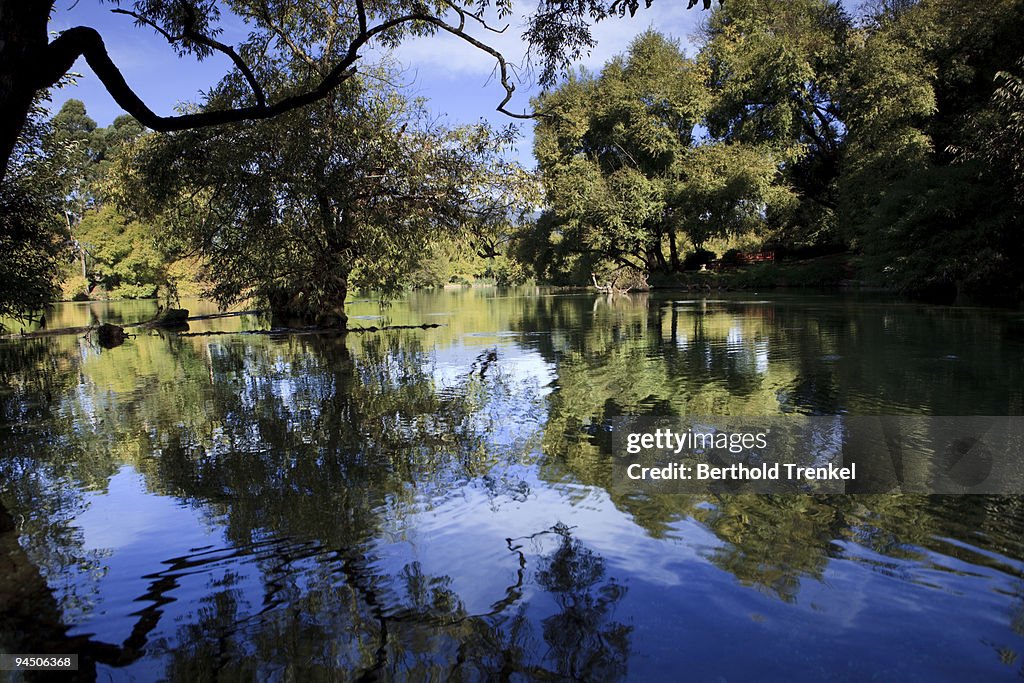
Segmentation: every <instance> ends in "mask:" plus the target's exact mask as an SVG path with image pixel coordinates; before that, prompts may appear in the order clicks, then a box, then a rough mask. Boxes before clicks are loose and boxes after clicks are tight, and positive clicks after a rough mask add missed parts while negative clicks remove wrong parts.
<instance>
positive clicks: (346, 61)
mask: <svg viewBox="0 0 1024 683" xmlns="http://www.w3.org/2000/svg"><path fill="white" fill-rule="evenodd" d="M359 7H360V9H361V11H360V16H359V22H360V31H359V33H358V34H357V35H356V36H355V37H354V38H353V39H352V41H351V42H350V43H349V47H348V50H347V51H346V52H345V54H344V55H343V56H342V57H341V58H340V59H339V60H338V62H337V63H335V64H334V66H333V67H332V68H331V70H330V71H329V72H328V73H327V75H326V76H324V77H323V78H322V79H321V80H320V82H319V83H318V84H317V85H316V86H314V87H312V88H310V89H309V90H307V91H305V92H303V93H300V94H297V95H291V96H288V97H284V98H282V99H280V100H278V101H276V102H273V103H268V102H267V101H266V97H265V95H264V94H263V89H262V87H261V86H260V85H259V83H258V81H257V79H256V78H255V76H254V74H253V72H252V69H251V68H250V67H249V66H248V65H247V64H246V63H245V61H244V60H243V59H242V58H241V57H240V56H239V55H238V53H237V52H236V51H235V50H234V49H233V48H231V47H230V46H227V45H225V44H223V43H221V42H220V41H216V40H214V39H212V38H210V37H208V36H205V35H202V34H200V33H198V32H196V31H190V29H186V32H185V33H183V34H182V35H180V36H176V35H173V34H171V33H170V32H168V31H166V30H164V29H162V28H160V27H158V26H156V25H155V24H153V23H152V22H150V21H148V20H146V19H144V18H142V17H140V16H139V15H137V14H135V13H133V12H129V11H125V10H115V11H118V12H119V13H121V14H127V15H129V16H133V17H135V18H136V19H137V20H139V21H142V22H143V23H146V24H148V25H150V26H152V27H153V28H156V29H157V30H158V31H160V33H162V34H163V35H164V37H165V38H167V39H168V41H170V42H178V41H181V40H183V39H185V38H188V39H189V40H192V41H193V42H196V43H198V44H202V45H205V46H207V47H209V48H211V49H213V50H216V51H219V52H222V53H224V54H225V55H227V56H228V57H230V58H231V59H232V61H233V62H234V63H235V65H236V66H237V67H238V68H239V70H240V71H241V72H242V74H243V76H244V77H245V79H246V81H247V82H248V83H249V85H250V87H251V88H252V89H253V92H254V94H255V96H256V100H257V102H256V104H255V105H252V106H247V107H236V108H232V109H221V110H212V111H203V112H195V113H189V114H180V115H175V116H160V115H158V114H156V113H155V112H154V111H153V110H152V109H150V108H149V107H148V106H147V105H146V103H145V102H144V101H143V100H142V99H141V98H140V97H139V96H138V95H137V94H136V93H135V91H134V90H132V88H131V86H129V85H128V83H127V81H126V80H125V78H124V76H123V75H122V74H121V72H120V70H119V69H118V68H117V66H116V65H115V64H114V62H113V60H112V59H111V58H110V55H109V53H108V52H107V49H106V45H105V44H104V42H103V38H102V36H101V35H100V34H99V32H98V31H96V30H95V29H93V28H90V27H86V26H79V27H75V28H71V29H68V30H66V31H64V32H62V33H61V34H60V36H58V37H57V39H55V40H54V41H53V42H52V43H50V44H49V45H48V46H47V49H46V57H47V60H46V69H45V72H44V74H43V76H42V78H41V79H40V80H41V81H43V82H41V83H40V84H39V87H40V88H46V87H50V86H51V85H53V84H54V83H56V82H57V80H58V79H59V78H60V77H61V76H63V75H64V74H65V73H67V71H68V70H69V69H70V68H71V66H72V64H74V62H75V60H76V59H77V58H78V57H79V56H82V57H84V58H85V60H86V62H87V63H88V64H89V66H90V68H91V69H92V70H93V72H94V73H95V74H96V76H97V77H98V78H99V79H100V81H101V82H102V83H103V85H104V87H105V88H106V89H107V91H108V92H109V93H110V94H111V96H112V97H113V98H114V101H116V102H117V103H118V105H120V106H121V107H122V108H123V109H124V110H125V111H127V112H128V113H129V114H131V115H132V116H134V117H135V118H136V119H138V120H139V121H140V122H141V123H142V124H143V125H145V126H147V127H149V128H151V129H153V130H156V131H161V132H171V131H178V130H186V129H189V128H200V127H206V126H216V125H222V124H226V123H235V122H238V121H247V120H262V119H268V118H271V117H274V116H278V115H280V114H283V113H285V112H287V111H291V110H293V109H297V108H299V107H304V106H306V105H308V104H312V103H313V102H316V101H318V100H321V99H323V98H325V97H327V96H328V95H329V94H330V93H331V91H333V90H334V89H335V88H337V87H338V86H339V85H340V84H341V83H342V82H344V81H345V80H347V79H348V78H351V77H352V76H353V75H354V74H355V73H356V68H355V64H356V62H357V61H358V60H359V59H360V54H359V51H360V50H361V49H362V48H363V47H364V46H365V45H366V44H367V43H369V42H370V41H371V40H373V39H374V38H375V37H377V36H379V35H381V34H382V33H385V32H387V31H389V30H392V29H395V28H397V27H400V26H402V25H405V24H413V23H417V22H421V23H425V24H429V25H431V26H433V27H435V28H437V29H440V30H442V31H445V32H447V33H450V34H452V35H454V36H456V37H457V38H459V39H461V40H463V41H465V42H467V43H469V44H470V45H472V46H473V47H475V48H477V49H478V50H480V51H482V52H484V53H486V54H488V55H490V56H491V57H493V58H494V59H495V60H496V62H497V66H496V67H495V68H496V69H497V70H498V73H499V79H500V81H501V85H502V87H503V88H504V89H505V97H504V98H503V99H502V100H501V102H500V103H499V104H498V106H497V107H496V109H497V111H499V112H501V113H503V114H505V115H507V116H510V117H513V118H518V119H529V118H533V117H534V115H533V114H529V113H522V114H519V113H515V112H511V111H509V110H508V109H506V105H507V104H508V103H509V101H511V99H512V95H513V93H514V92H515V85H514V84H513V83H512V81H511V78H510V74H509V65H508V62H507V61H506V59H505V57H504V55H502V54H501V53H500V52H499V51H498V50H496V49H495V48H493V47H491V46H490V45H487V44H486V43H484V42H482V41H480V40H478V39H476V38H474V37H473V36H471V35H469V34H468V33H466V31H465V19H466V13H465V12H464V11H463V10H462V9H460V8H458V7H454V6H453V9H454V10H455V11H456V13H457V14H458V15H459V17H460V25H459V26H454V25H452V24H449V23H448V22H446V21H444V20H443V19H441V18H439V17H437V16H434V15H432V14H427V13H422V12H412V13H408V14H404V15H401V16H398V17H395V18H393V19H390V20H388V21H384V22H381V23H380V24H377V25H375V26H372V27H369V28H366V29H363V26H364V25H365V24H364V22H365V21H366V16H365V11H364V10H362V4H361V3H360V5H359ZM470 16H472V18H473V19H475V20H477V21H480V22H482V19H481V18H480V17H478V16H474V15H470ZM298 56H300V58H301V54H300V55H298Z"/></svg>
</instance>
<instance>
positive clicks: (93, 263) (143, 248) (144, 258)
mask: <svg viewBox="0 0 1024 683" xmlns="http://www.w3.org/2000/svg"><path fill="white" fill-rule="evenodd" d="M76 237H77V239H78V241H79V244H81V245H82V247H83V249H85V250H86V252H87V254H88V257H87V259H86V263H87V264H88V266H89V269H88V273H89V279H90V281H91V283H92V285H93V286H95V285H100V286H102V287H103V289H104V290H105V291H106V293H107V294H108V295H109V296H111V297H113V298H124V299H144V298H151V297H154V296H156V294H157V289H158V288H159V287H160V286H161V285H164V284H165V283H166V282H167V273H166V271H167V262H168V260H169V259H168V257H167V255H166V254H165V253H164V252H163V251H162V250H161V249H160V248H159V245H158V244H157V242H156V239H155V237H156V236H155V234H154V230H153V227H152V225H147V224H143V223H140V222H139V221H134V220H129V219H128V218H126V217H125V216H123V215H121V214H120V213H119V212H118V211H117V210H116V209H115V208H114V207H113V206H110V205H107V206H104V207H103V208H101V209H98V210H94V211H89V212H88V213H87V214H86V215H85V217H84V218H83V219H82V222H81V224H80V225H79V226H78V229H77V230H76Z"/></svg>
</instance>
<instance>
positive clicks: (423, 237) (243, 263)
mask: <svg viewBox="0 0 1024 683" xmlns="http://www.w3.org/2000/svg"><path fill="white" fill-rule="evenodd" d="M221 95H222V96H224V97H231V96H232V89H231V87H230V86H228V85H226V86H225V88H224V90H223V91H222V92H221ZM500 138H501V136H500V135H497V134H495V133H494V132H493V131H491V130H490V129H488V128H484V127H474V128H462V129H455V130H446V129H443V128H440V127H438V126H437V125H434V124H431V123H429V122H428V120H427V113H426V111H425V110H424V109H423V108H422V103H421V102H416V101H410V100H409V99H407V98H405V97H404V96H402V95H401V94H400V93H397V92H395V91H393V90H390V89H386V88H382V87H379V86H374V85H372V84H371V82H369V81H364V80H363V79H350V81H349V82H347V83H346V84H345V86H343V87H341V88H339V89H337V90H336V91H335V92H334V93H333V94H332V96H331V97H328V98H326V99H323V100H321V101H320V102H318V103H317V104H315V105H312V106H309V107H306V108H304V109H301V110H296V111H293V112H290V113H288V114H286V115H283V116H281V117H278V118H276V119H274V120H270V121H263V122H251V123H240V124H234V125H232V126H228V127H224V128H218V129H209V130H198V131H187V132H183V133H179V134H175V135H165V136H154V137H151V138H149V139H147V140H146V141H144V143H143V144H142V145H141V149H140V151H139V152H138V154H137V155H136V156H135V157H134V159H129V160H127V162H128V163H126V178H125V182H126V183H129V187H130V184H131V183H133V182H139V183H141V187H143V188H144V192H139V193H135V192H133V191H131V190H130V191H129V194H134V195H136V196H142V195H146V196H148V197H150V198H152V201H153V204H152V205H151V206H150V209H152V210H155V211H161V210H162V211H163V212H164V219H165V220H166V221H168V223H169V225H170V226H171V227H172V229H173V231H174V232H175V234H176V235H178V236H179V237H180V238H181V239H183V240H184V242H185V244H186V246H187V247H190V248H192V249H194V250H195V251H196V252H197V253H198V254H199V255H201V256H202V257H203V258H204V259H205V260H206V262H207V264H208V266H209V268H208V279H209V280H210V281H211V282H213V283H214V286H213V289H212V291H211V292H210V294H212V296H213V297H214V298H215V299H216V300H217V301H218V302H220V303H221V304H223V305H228V304H231V303H235V302H238V301H241V300H245V299H250V298H256V299H260V300H263V301H265V302H268V303H269V304H270V306H271V308H272V310H273V311H274V312H275V314H277V315H278V316H279V317H280V318H281V319H282V321H289V320H299V321H302V322H307V323H308V322H317V323H319V324H323V325H336V326H340V327H344V325H345V321H346V314H345V308H344V304H345V297H346V295H347V294H348V291H349V289H350V288H352V287H361V288H374V289H377V290H381V291H383V292H384V293H385V294H387V293H393V292H396V291H398V290H399V289H401V287H402V285H403V278H404V276H405V275H407V274H408V273H409V272H410V271H411V270H412V269H413V268H415V267H416V266H417V265H418V264H419V262H420V259H421V258H423V256H424V255H425V254H426V252H427V250H428V249H427V247H428V244H429V242H430V240H431V238H432V237H433V236H434V235H436V234H438V233H439V232H440V233H443V232H445V231H447V232H452V233H454V232H455V231H457V230H459V229H460V228H461V227H462V225H463V218H464V216H465V212H464V208H465V207H472V206H474V205H476V204H477V202H476V199H477V198H476V197H475V195H474V188H475V186H474V182H473V181H474V179H475V178H476V177H477V173H478V168H479V164H480V163H481V162H482V161H483V160H486V159H490V158H492V155H493V153H494V151H495V146H496V145H497V144H499V142H500ZM131 164H137V166H138V168H139V169H140V171H139V173H138V174H134V173H133V172H132V171H131V170H130V165H131Z"/></svg>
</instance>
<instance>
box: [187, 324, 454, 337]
mask: <svg viewBox="0 0 1024 683" xmlns="http://www.w3.org/2000/svg"><path fill="white" fill-rule="evenodd" d="M435 327H444V325H441V324H440V323H423V324H422V325H382V326H381V327H376V326H373V325H371V326H370V327H344V328H342V327H274V328H272V329H269V330H236V331H231V330H217V331H211V332H183V333H181V334H179V335H178V336H179V337H216V336H220V335H223V334H258V335H280V336H288V335H291V336H294V335H303V334H349V333H354V334H359V333H363V332H387V331H390V330H429V329H433V328H435Z"/></svg>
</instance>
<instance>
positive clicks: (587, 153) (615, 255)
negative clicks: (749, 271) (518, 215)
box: [522, 31, 789, 276]
mask: <svg viewBox="0 0 1024 683" xmlns="http://www.w3.org/2000/svg"><path fill="white" fill-rule="evenodd" d="M706 76H707V74H706V69H705V68H704V67H702V66H701V65H700V64H699V63H698V62H695V61H694V60H691V59H687V58H686V57H685V56H684V55H683V54H682V52H681V51H680V48H679V45H678V44H677V43H675V42H673V41H670V40H668V39H666V38H664V37H663V36H661V35H659V34H657V33H654V32H650V31H649V32H647V33H645V34H643V35H641V36H640V37H638V38H637V39H636V40H635V41H634V42H633V44H632V45H631V46H630V48H629V52H628V53H627V55H625V56H623V57H618V58H616V59H614V60H612V61H611V62H609V63H608V64H607V65H606V66H605V69H604V70H603V71H602V73H601V74H600V75H599V76H597V77H591V76H588V75H587V74H581V75H580V76H579V77H576V78H572V79H570V80H568V81H567V82H566V83H565V84H563V85H562V86H561V87H559V88H558V89H557V90H554V91H551V92H549V93H545V94H544V95H542V96H541V97H540V98H539V99H538V101H537V102H536V105H537V109H538V111H539V112H540V113H541V114H542V115H543V117H544V118H542V119H541V121H540V123H539V124H538V126H537V130H536V143H535V153H536V155H537V159H538V163H539V167H540V171H541V173H542V176H543V180H544V183H545V189H546V191H547V198H548V205H549V215H548V217H547V218H546V219H545V220H544V221H543V223H542V224H540V225H538V226H537V228H536V230H535V231H534V233H533V235H531V236H530V238H529V239H528V240H526V241H525V242H524V244H523V246H522V248H523V249H526V248H528V247H532V250H533V251H534V253H537V255H538V256H540V253H539V252H543V251H544V250H546V249H553V250H554V251H555V252H556V254H560V255H559V256H558V257H556V260H560V261H562V262H563V263H561V264H560V265H559V266H558V267H559V268H561V269H564V268H565V267H567V266H568V267H569V268H574V267H576V266H577V265H585V266H589V267H591V268H592V269H597V270H608V269H609V268H610V269H611V270H612V272H616V271H618V270H619V269H623V268H626V269H633V270H636V271H639V272H641V273H652V272H656V271H662V272H670V271H678V270H680V269H681V268H682V264H681V262H680V258H679V252H680V249H681V247H682V244H683V240H684V239H688V240H689V242H691V243H692V244H693V245H695V246H697V247H700V246H701V245H702V244H703V243H704V242H706V241H707V240H708V239H711V238H714V237H721V236H726V235H736V234H742V233H745V232H748V231H750V230H752V229H755V228H757V227H759V226H760V225H762V224H763V221H764V218H765V216H766V214H767V212H768V211H769V210H770V207H774V205H775V204H777V203H780V202H784V201H786V200H787V199H788V197H789V194H788V191H787V190H786V189H785V188H784V187H780V186H778V185H777V184H776V181H777V176H778V163H779V159H778V158H777V157H776V155H775V154H774V152H773V150H772V148H771V147H769V146H765V145H748V144H743V143H740V142H736V143H728V144H727V143H720V144H716V143H707V144H697V143H698V141H697V140H696V138H695V135H694V128H695V126H697V125H698V124H700V123H701V122H702V121H703V120H704V117H705V115H706V112H707V110H708V107H709V106H710V103H711V101H712V97H713V95H712V93H711V92H709V91H708V89H707V88H706V85H705V81H706ZM545 232H546V234H545ZM666 248H667V250H668V255H667V256H666V254H665V249H666ZM573 255H575V258H572V257H573ZM569 261H573V263H570V262H569ZM602 261H604V262H607V264H608V265H607V266H605V267H604V268H603V269H602V268H601V262H602ZM536 262H537V263H538V274H539V275H542V276H543V275H544V274H545V273H543V270H544V269H545V268H550V267H551V265H552V263H551V262H550V260H549V262H547V263H545V262H544V261H543V260H541V259H536ZM563 272H564V270H563Z"/></svg>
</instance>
